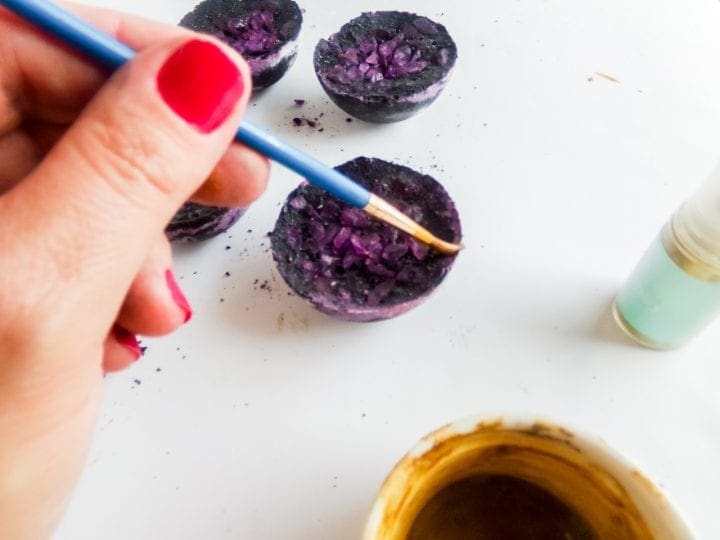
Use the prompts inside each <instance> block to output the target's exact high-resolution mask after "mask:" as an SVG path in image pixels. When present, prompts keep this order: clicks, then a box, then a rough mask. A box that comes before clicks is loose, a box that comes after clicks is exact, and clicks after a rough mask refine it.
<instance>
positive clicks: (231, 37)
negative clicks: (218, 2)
mask: <svg viewBox="0 0 720 540" xmlns="http://www.w3.org/2000/svg"><path fill="white" fill-rule="evenodd" d="M276 14H277V8H274V7H273V6H272V5H271V4H268V5H267V6H266V7H264V8H263V9H254V10H252V11H250V12H249V13H247V15H245V16H244V17H232V18H230V19H228V20H227V21H225V22H224V23H223V24H222V25H220V26H219V29H218V32H217V33H216V34H215V37H217V38H219V39H221V40H222V41H224V42H225V43H227V44H228V45H230V46H231V47H233V48H234V49H235V50H236V51H238V52H239V53H240V54H243V55H260V54H265V53H268V52H270V51H272V50H274V49H275V48H277V47H278V46H279V45H280V44H281V43H282V41H283V40H282V39H281V35H280V32H279V29H278V28H277V26H276V24H275V15H276Z"/></svg>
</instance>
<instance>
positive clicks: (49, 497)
mask: <svg viewBox="0 0 720 540" xmlns="http://www.w3.org/2000/svg"><path fill="white" fill-rule="evenodd" d="M74 10H75V11H77V12H78V13H79V14H80V15H81V16H83V17H85V18H86V19H89V20H90V21H91V22H93V23H94V24H95V25H97V26H99V27H101V28H103V29H105V30H106V31H108V32H110V33H112V34H114V35H115V36H117V37H118V38H119V39H120V40H121V41H123V42H125V43H127V44H128V45H130V46H131V47H133V48H135V49H137V50H139V51H140V52H139V53H138V55H137V57H136V58H135V59H133V60H132V61H131V62H130V63H128V64H127V65H126V66H124V67H123V68H122V69H120V70H119V71H118V72H117V73H115V74H114V75H112V77H111V78H110V79H109V80H108V81H107V82H106V78H107V74H106V73H104V72H103V71H102V70H101V69H98V68H95V67H93V66H91V65H90V64H88V63H87V62H86V61H85V60H83V59H81V58H80V57H78V56H76V55H75V54H74V53H73V52H71V51H69V50H67V49H65V48H64V47H62V46H60V45H59V44H57V43H55V42H53V41H52V40H51V39H50V38H48V37H46V36H44V35H42V34H41V33H39V32H38V31H36V30H34V29H32V28H30V27H28V26H27V25H26V24H24V23H23V22H21V21H20V20H18V19H17V18H15V17H14V16H13V15H11V14H9V13H7V12H5V11H3V10H2V9H0V538H12V539H18V538H40V537H44V536H48V535H49V534H50V533H51V531H52V530H53V528H54V526H55V525H56V524H57V522H58V520H59V519H60V516H61V514H62V511H63V509H64V507H65V505H66V503H67V500H68V498H69V495H70V492H71V489H72V487H73V485H74V483H75V482H76V479H77V476H78V474H79V472H80V470H81V467H82V464H83V461H84V457H85V454H86V452H87V448H88V445H89V441H90V438H91V435H92V432H93V428H94V424H95V420H96V416H97V411H98V405H99V400H100V390H101V381H102V376H103V372H104V371H112V370H117V369H121V368H123V367H125V366H127V365H129V364H130V363H132V362H133V361H135V360H137V358H138V357H139V355H140V349H139V347H138V344H137V340H136V339H135V334H146V335H162V334H166V333H169V332H171V331H173V330H174V329H176V328H177V327H178V326H180V325H181V324H183V323H184V322H186V321H187V320H188V319H189V317H190V314H191V311H190V306H189V303H188V301H187V300H186V299H185V298H184V296H183V295H182V292H181V291H180V289H179V288H178V287H177V284H176V283H175V280H174V278H173V276H172V270H171V266H172V261H171V256H170V248H169V246H168V243H167V241H166V240H165V237H164V234H163V230H164V227H165V225H166V224H167V222H168V221H169V219H170V218H171V217H172V215H173V214H174V212H175V211H176V210H177V209H178V207H179V206H180V205H181V204H182V203H183V202H184V201H185V200H187V199H188V198H192V200H195V201H196V202H201V203H206V204H214V205H219V206H246V205H248V204H249V203H250V202H252V201H253V200H254V199H255V198H256V197H257V196H259V194H260V193H261V192H262V190H263V189H264V186H265V183H266V181H267V176H268V164H267V162H266V160H265V159H264V158H262V157H260V156H259V155H257V154H255V153H254V152H252V151H250V150H249V149H247V148H244V147H242V146H240V145H237V144H231V141H232V138H233V135H234V132H235V129H236V128H237V126H238V125H239V122H240V118H241V117H242V115H243V112H244V110H245V106H246V103H247V99H248V96H249V94H250V91H251V88H250V84H251V83H250V78H249V73H248V68H247V65H246V64H245V63H244V62H243V61H242V59H241V58H240V57H239V56H238V55H237V54H235V53H234V52H232V51H231V50H230V49H228V48H227V47H224V46H222V45H220V44H219V43H217V42H214V41H213V40H212V39H210V38H208V37H200V36H197V35H194V34H191V33H189V32H188V31H186V30H183V29H180V28H175V27H168V26H164V25H160V24H156V23H152V22H149V21H146V20H142V19H138V18H134V17H130V16H125V15H120V14H117V13H113V12H109V11H103V10H98V9H90V8H87V7H81V6H76V7H75V8H74ZM111 493H112V489H111V486H108V496H111Z"/></svg>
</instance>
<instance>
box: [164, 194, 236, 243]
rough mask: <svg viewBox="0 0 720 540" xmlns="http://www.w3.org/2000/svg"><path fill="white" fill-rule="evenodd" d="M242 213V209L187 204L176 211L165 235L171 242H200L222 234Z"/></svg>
mask: <svg viewBox="0 0 720 540" xmlns="http://www.w3.org/2000/svg"><path fill="white" fill-rule="evenodd" d="M244 213H245V209H244V208H224V207H220V206H205V205H203V204H197V203H192V202H188V203H185V204H184V205H183V206H182V208H180V210H178V212H177V213H176V214H175V216H174V217H173V218H172V221H171V222H170V224H169V225H168V226H167V227H166V228H165V235H166V236H167V238H168V240H170V241H171V242H176V243H189V242H200V241H201V240H207V239H208V238H212V237H213V236H217V235H218V234H220V233H224V232H225V231H227V230H228V229H229V228H230V227H232V226H233V225H234V224H235V222H237V220H238V219H240V217H241V216H242V215H243V214H244Z"/></svg>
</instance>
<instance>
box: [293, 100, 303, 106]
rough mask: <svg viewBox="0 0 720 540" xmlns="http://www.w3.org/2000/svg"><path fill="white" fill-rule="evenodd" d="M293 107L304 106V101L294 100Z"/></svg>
mask: <svg viewBox="0 0 720 540" xmlns="http://www.w3.org/2000/svg"><path fill="white" fill-rule="evenodd" d="M295 105H297V106H298V107H302V106H303V105H305V100H304V99H296V100H295Z"/></svg>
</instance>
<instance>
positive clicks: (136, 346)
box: [112, 324, 142, 360]
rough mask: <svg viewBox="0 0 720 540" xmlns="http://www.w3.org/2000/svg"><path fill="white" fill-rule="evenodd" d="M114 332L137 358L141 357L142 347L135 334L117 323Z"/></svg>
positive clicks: (117, 338) (121, 343) (116, 337)
mask: <svg viewBox="0 0 720 540" xmlns="http://www.w3.org/2000/svg"><path fill="white" fill-rule="evenodd" d="M112 334H113V336H114V337H115V339H116V340H117V342H118V343H119V344H120V345H122V346H123V347H125V348H126V349H127V350H129V351H130V352H132V353H133V356H134V357H135V360H137V359H138V358H140V356H141V355H142V349H141V348H140V343H138V340H137V337H135V334H132V333H130V332H128V331H127V330H126V329H125V328H123V327H122V326H120V325H117V324H116V325H115V326H113V329H112Z"/></svg>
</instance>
